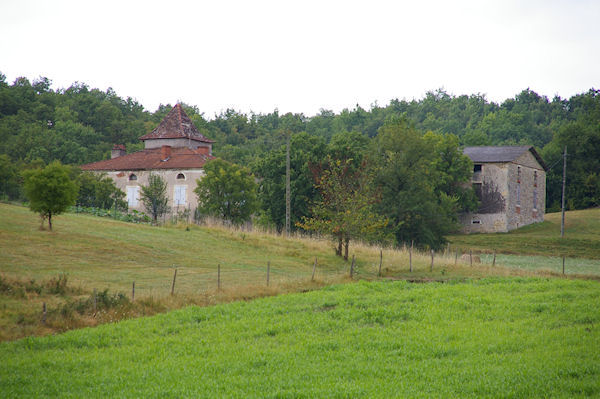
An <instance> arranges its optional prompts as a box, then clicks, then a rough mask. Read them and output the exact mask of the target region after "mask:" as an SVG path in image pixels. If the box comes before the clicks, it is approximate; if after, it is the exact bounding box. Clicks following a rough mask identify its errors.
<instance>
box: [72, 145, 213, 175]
mask: <svg viewBox="0 0 600 399" xmlns="http://www.w3.org/2000/svg"><path fill="white" fill-rule="evenodd" d="M204 151H205V150H204V149H202V148H198V149H197V150H192V149H190V148H187V147H173V148H171V156H170V157H168V158H167V159H166V160H165V159H161V158H162V156H161V148H152V149H146V150H142V151H138V152H134V153H132V154H127V155H123V156H121V157H117V158H113V159H107V160H105V161H98V162H92V163H88V164H86V165H82V166H81V169H83V170H104V171H108V170H144V169H197V168H202V167H203V166H204V164H205V163H206V162H207V161H209V160H211V159H214V157H213V156H212V155H207V154H203V153H202V152H204Z"/></svg>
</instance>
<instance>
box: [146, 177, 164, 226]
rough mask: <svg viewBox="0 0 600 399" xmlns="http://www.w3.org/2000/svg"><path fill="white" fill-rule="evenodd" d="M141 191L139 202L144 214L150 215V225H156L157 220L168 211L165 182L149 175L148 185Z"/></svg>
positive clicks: (160, 178)
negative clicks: (142, 206) (144, 210)
mask: <svg viewBox="0 0 600 399" xmlns="http://www.w3.org/2000/svg"><path fill="white" fill-rule="evenodd" d="M141 189H142V190H141V191H142V192H141V194H140V200H141V201H142V204H144V208H146V212H148V213H149V214H150V215H152V223H154V224H156V223H157V221H158V218H159V217H161V216H162V215H164V214H165V213H167V212H168V211H169V206H168V203H169V198H168V197H167V182H165V180H164V179H163V178H162V177H160V176H159V175H154V174H151V175H150V176H148V185H147V186H142V187H141Z"/></svg>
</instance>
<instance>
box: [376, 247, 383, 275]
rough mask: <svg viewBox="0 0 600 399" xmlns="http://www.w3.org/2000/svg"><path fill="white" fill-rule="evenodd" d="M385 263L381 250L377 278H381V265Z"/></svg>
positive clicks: (381, 250) (380, 250)
mask: <svg viewBox="0 0 600 399" xmlns="http://www.w3.org/2000/svg"><path fill="white" fill-rule="evenodd" d="M382 263H383V249H381V248H380V249H379V271H378V272H377V276H378V277H381V264H382Z"/></svg>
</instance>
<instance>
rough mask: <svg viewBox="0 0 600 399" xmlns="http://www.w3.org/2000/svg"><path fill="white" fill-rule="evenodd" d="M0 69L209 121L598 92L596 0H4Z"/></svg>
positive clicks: (10, 77) (599, 6)
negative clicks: (180, 105)
mask: <svg viewBox="0 0 600 399" xmlns="http://www.w3.org/2000/svg"><path fill="white" fill-rule="evenodd" d="M0 72H2V73H4V74H5V75H6V76H7V81H8V82H10V83H12V82H13V81H14V79H15V78H16V77H18V76H26V77H27V78H29V79H30V80H33V79H35V78H37V77H39V76H45V77H48V78H49V79H51V80H52V82H53V88H55V89H56V88H67V87H69V86H70V85H71V84H72V83H73V82H75V81H79V82H84V83H87V84H88V85H89V86H90V87H97V88H99V89H101V90H106V89H107V88H108V87H112V88H113V89H114V90H115V91H116V92H117V94H118V95H120V96H121V97H132V98H134V99H136V100H137V101H139V102H140V103H141V104H143V105H144V107H145V108H146V109H148V110H150V111H154V110H155V109H156V108H157V107H158V105H159V104H160V103H163V104H167V103H171V104H174V103H175V102H177V101H183V102H185V103H188V104H190V105H196V106H198V108H199V109H200V111H201V112H204V113H205V116H206V117H213V116H214V114H215V113H218V112H220V111H222V110H225V109H227V108H235V109H236V110H240V111H243V112H249V111H254V112H263V113H265V112H271V111H273V110H274V109H275V108H278V109H279V110H280V112H288V111H291V112H303V113H305V114H306V115H309V116H310V115H314V114H316V113H318V112H319V110H320V109H321V108H324V109H331V110H334V111H336V112H338V111H340V110H341V109H343V108H353V107H354V106H355V105H356V104H360V105H361V106H363V107H365V108H369V107H370V105H371V104H373V103H374V102H376V101H377V102H378V103H379V104H380V105H384V104H387V103H388V102H389V101H390V100H391V99H393V98H399V99H403V98H404V99H407V100H410V99H413V98H416V99H419V98H422V97H423V96H424V95H425V92H427V91H429V90H435V89H437V88H444V89H445V90H446V91H448V92H449V93H451V94H455V95H460V94H474V93H481V94H485V95H486V96H487V98H488V99H490V100H493V101H497V102H501V101H503V100H504V99H506V98H508V97H514V95H515V94H517V93H518V92H520V91H521V90H523V89H525V88H528V87H529V88H531V89H532V90H534V91H536V92H537V93H539V94H544V95H547V96H548V97H553V96H554V95H555V94H558V95H560V96H561V97H570V96H571V95H573V94H576V93H581V92H585V91H587V90H588V89H590V88H592V87H594V88H596V89H597V88H600V1H578V0H570V1H566V0H565V1H551V0H549V1H541V0H540V1H508V0H501V1H484V0H477V1H447V0H445V1H444V0H442V1H421V0H412V1H406V2H405V1H377V0H363V1H349V0H346V1H327V0H318V1H312V0H303V1H294V2H292V1H284V0H280V1H261V0H257V1H243V0H240V1H225V0H214V1H173V2H168V1H147V0H146V1H127V0H120V1H112V0H103V1H95V2H91V1H83V0H78V1H62V0H54V1H45V0H40V1H34V0H0Z"/></svg>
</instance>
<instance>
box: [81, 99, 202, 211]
mask: <svg viewBox="0 0 600 399" xmlns="http://www.w3.org/2000/svg"><path fill="white" fill-rule="evenodd" d="M140 140H142V141H144V149H143V150H142V151H137V152H134V153H131V154H127V153H126V149H125V147H124V146H123V145H115V146H114V147H113V149H112V153H111V159H107V160H104V161H99V162H93V163H90V164H86V165H82V166H81V169H83V170H88V171H93V172H99V173H100V172H101V173H106V174H107V176H108V177H110V178H111V179H113V181H114V182H115V185H116V186H117V187H118V188H119V189H121V190H122V191H123V192H124V193H125V195H126V197H125V199H126V201H127V205H128V208H129V209H130V210H137V211H142V212H143V211H145V209H144V206H143V204H142V202H141V201H140V192H141V187H142V186H145V185H147V184H148V177H149V176H150V174H156V175H159V176H161V177H162V178H163V179H164V180H165V181H166V183H167V195H168V198H169V206H170V207H171V210H172V212H174V213H178V212H181V211H185V210H186V209H187V210H190V211H194V210H195V209H196V207H197V206H198V201H197V198H196V194H195V193H194V189H195V188H196V185H197V184H196V181H197V180H198V179H201V178H202V177H203V176H204V170H203V167H204V164H205V163H206V162H207V161H209V160H211V159H213V158H214V157H213V156H212V144H213V143H214V141H212V140H209V139H207V138H206V137H204V136H203V135H202V134H201V133H200V132H199V131H198V129H197V128H196V127H195V126H194V124H193V123H192V121H191V119H190V118H189V117H188V116H187V115H186V113H185V112H184V110H183V108H182V107H181V105H180V104H177V105H175V107H173V109H172V110H171V111H170V112H169V113H168V114H167V115H166V116H165V118H164V119H163V120H162V121H161V122H160V124H159V125H158V127H157V128H156V129H154V130H153V131H152V132H150V133H149V134H146V135H144V136H142V137H140Z"/></svg>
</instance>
